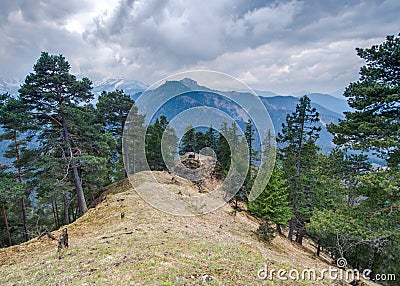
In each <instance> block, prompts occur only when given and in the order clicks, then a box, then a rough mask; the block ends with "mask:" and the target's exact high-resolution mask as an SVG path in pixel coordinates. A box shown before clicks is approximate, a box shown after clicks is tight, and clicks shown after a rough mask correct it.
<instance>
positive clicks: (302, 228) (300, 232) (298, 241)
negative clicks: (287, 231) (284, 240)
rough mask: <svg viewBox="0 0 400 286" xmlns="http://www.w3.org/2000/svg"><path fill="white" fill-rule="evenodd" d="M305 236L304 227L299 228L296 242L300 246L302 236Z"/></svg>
mask: <svg viewBox="0 0 400 286" xmlns="http://www.w3.org/2000/svg"><path fill="white" fill-rule="evenodd" d="M305 234H306V228H305V226H301V227H300V229H299V230H298V231H297V233H296V242H297V243H298V244H300V245H302V244H303V238H304V235H305Z"/></svg>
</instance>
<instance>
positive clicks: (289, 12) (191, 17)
mask: <svg viewBox="0 0 400 286" xmlns="http://www.w3.org/2000/svg"><path fill="white" fill-rule="evenodd" d="M188 3H190V4H188ZM301 5H302V4H301V3H300V2H294V1H281V2H279V3H274V4H271V3H269V4H268V3H265V2H261V1H257V2H254V3H252V4H251V5H249V4H248V1H202V2H201V3H200V2H196V3H194V2H185V4H183V3H182V2H179V1H168V2H167V1H121V3H120V6H119V7H118V8H117V9H116V10H115V11H114V13H113V14H112V15H111V16H109V17H99V18H97V19H96V21H95V23H94V25H93V26H92V27H91V28H90V29H88V30H87V31H86V33H85V38H86V39H88V40H89V41H92V42H95V43H98V42H103V41H104V42H106V43H118V44H122V43H124V46H126V45H127V46H131V47H149V48H150V50H151V52H152V53H153V54H154V55H155V56H157V55H159V56H163V57H165V56H168V57H169V58H171V57H172V58H175V60H176V61H177V62H180V63H181V64H182V63H183V64H187V63H193V62H196V61H197V60H210V59H214V58H215V57H216V56H218V55H220V54H222V53H225V52H226V51H230V50H234V51H236V50H240V49H242V48H244V47H248V46H250V47H257V46H258V45H260V44H262V43H264V42H265V41H266V40H267V39H272V38H274V37H275V35H277V34H278V33H280V32H284V30H285V29H286V27H287V26H288V25H289V24H290V23H291V20H292V17H293V15H294V14H296V13H297V12H298V11H299V10H300V6H301Z"/></svg>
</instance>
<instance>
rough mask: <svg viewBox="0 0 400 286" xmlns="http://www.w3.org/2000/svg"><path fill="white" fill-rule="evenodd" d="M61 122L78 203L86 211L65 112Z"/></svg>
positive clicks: (62, 114) (83, 211)
mask: <svg viewBox="0 0 400 286" xmlns="http://www.w3.org/2000/svg"><path fill="white" fill-rule="evenodd" d="M61 121H62V122H61V123H62V127H63V131H64V140H65V143H66V145H67V150H68V153H69V154H68V155H69V156H70V158H71V165H72V172H73V176H74V183H75V188H76V193H77V196H78V203H79V207H80V209H81V211H82V213H83V214H84V213H86V212H87V210H88V208H87V205H86V200H85V194H84V192H83V188H82V184H81V178H80V176H79V173H78V167H77V166H76V161H75V158H74V154H73V153H72V148H71V143H70V138H69V133H68V128H67V122H66V121H65V115H64V113H61Z"/></svg>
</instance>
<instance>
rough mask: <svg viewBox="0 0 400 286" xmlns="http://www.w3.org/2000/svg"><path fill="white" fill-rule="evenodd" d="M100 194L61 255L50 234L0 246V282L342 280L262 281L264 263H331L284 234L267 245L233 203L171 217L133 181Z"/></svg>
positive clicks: (252, 221) (163, 177) (319, 267)
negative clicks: (145, 197)
mask: <svg viewBox="0 0 400 286" xmlns="http://www.w3.org/2000/svg"><path fill="white" fill-rule="evenodd" d="M142 175H143V174H142ZM156 175H157V177H158V179H159V181H161V182H164V183H165V184H166V185H167V184H168V187H169V189H171V190H172V191H176V190H173V189H174V188H176V189H180V188H183V189H185V190H186V191H187V192H195V191H196V187H195V186H194V185H193V184H192V183H190V182H188V181H186V180H184V179H179V182H178V183H177V184H176V185H175V186H173V185H171V183H170V178H169V177H168V176H170V175H169V174H167V173H161V172H159V173H157V174H156ZM102 200H103V201H102V202H101V203H99V205H98V206H97V207H96V208H93V209H90V210H89V212H88V213H87V214H86V215H85V216H83V217H81V218H80V219H78V220H77V221H76V222H74V223H72V224H71V225H69V226H68V231H69V242H70V248H69V249H66V250H63V251H62V259H60V260H59V259H58V256H57V252H56V250H57V245H56V243H55V242H53V241H51V240H50V239H48V238H41V239H40V240H38V239H33V240H31V241H29V242H27V243H24V244H21V245H18V246H13V247H9V248H5V249H1V250H0V265H1V266H0V285H91V284H96V285H199V284H203V283H204V284H206V285H342V282H340V281H327V280H323V281H318V282H313V281H291V280H289V281H280V280H277V279H275V280H274V281H269V280H264V281H262V280H260V279H259V278H258V277H257V271H258V269H260V268H261V267H263V266H264V265H265V264H266V263H268V264H269V265H270V267H271V268H272V267H273V268H276V269H279V268H285V269H291V268H295V269H298V270H300V271H301V270H302V269H304V268H314V269H317V270H322V269H325V268H327V267H329V265H328V264H326V263H325V262H323V261H321V260H320V259H318V258H316V257H315V256H314V255H313V247H312V246H311V245H310V244H309V243H308V242H307V243H306V244H305V245H306V246H305V247H300V246H298V245H296V244H294V243H290V242H288V241H287V240H286V239H285V238H282V237H280V236H278V237H276V238H275V239H274V240H273V241H272V243H271V244H270V245H266V244H265V243H264V242H262V241H260V240H259V239H258V236H257V235H256V234H255V233H254V232H255V230H256V229H257V228H258V225H259V221H258V220H257V219H255V218H254V217H252V216H250V215H248V214H247V213H246V212H238V213H235V212H234V211H233V209H232V208H231V207H230V206H229V205H226V206H224V207H222V208H220V209H219V210H217V211H215V212H213V213H210V214H207V215H202V216H195V217H179V216H172V215H168V214H165V213H163V212H160V211H158V210H156V209H154V208H152V207H151V206H149V205H148V204H147V203H146V202H145V201H143V200H142V199H141V198H140V197H139V196H138V195H137V193H136V192H135V191H134V190H132V189H131V187H130V184H129V182H128V181H122V182H120V183H118V184H115V185H113V186H112V187H110V188H109V190H108V191H107V192H106V193H105V195H104V196H103V198H102ZM121 212H124V213H125V217H124V218H123V219H121V217H120V215H121ZM54 234H55V235H56V236H58V235H59V234H60V231H57V232H55V233H54ZM206 275H207V276H206ZM210 277H211V278H210ZM206 278H209V279H206ZM205 280H207V281H205Z"/></svg>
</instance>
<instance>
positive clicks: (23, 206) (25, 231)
mask: <svg viewBox="0 0 400 286" xmlns="http://www.w3.org/2000/svg"><path fill="white" fill-rule="evenodd" d="M21 207H22V219H23V224H24V236H25V241H28V240H29V233H28V223H27V219H26V206H25V198H24V197H22V199H21Z"/></svg>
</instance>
